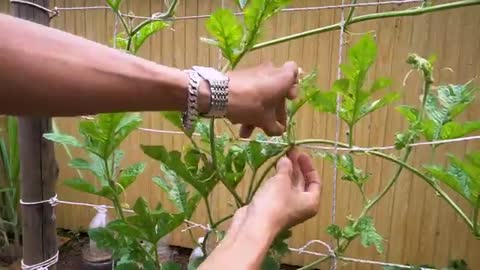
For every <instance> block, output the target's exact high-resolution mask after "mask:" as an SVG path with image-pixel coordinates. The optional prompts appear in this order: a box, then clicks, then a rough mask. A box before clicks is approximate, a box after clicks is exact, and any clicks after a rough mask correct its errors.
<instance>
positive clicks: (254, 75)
mask: <svg viewBox="0 0 480 270" xmlns="http://www.w3.org/2000/svg"><path fill="white" fill-rule="evenodd" d="M227 75H228V76H229V77H230V86H229V87H230V92H229V103H228V104H229V105H228V113H227V118H228V119H229V120H230V121H231V122H232V123H233V124H242V126H241V129H240V136H241V137H244V138H245V137H249V136H250V135H251V134H252V132H253V129H254V127H259V128H261V129H263V131H264V132H265V133H266V134H267V135H269V136H279V135H281V134H282V133H283V132H284V131H285V126H286V122H287V114H286V106H285V102H286V99H287V98H288V99H294V98H296V96H297V89H296V83H297V75H298V67H297V64H296V63H295V62H287V63H285V64H284V65H283V66H282V67H281V68H276V67H274V66H273V65H272V64H271V63H268V64H263V65H260V66H257V67H254V68H250V69H243V70H239V71H231V72H229V73H227Z"/></svg>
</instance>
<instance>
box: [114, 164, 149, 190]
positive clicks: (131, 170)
mask: <svg viewBox="0 0 480 270" xmlns="http://www.w3.org/2000/svg"><path fill="white" fill-rule="evenodd" d="M144 170H145V163H135V164H132V165H130V166H128V167H127V168H125V169H124V170H122V171H121V172H120V175H119V177H118V183H119V184H120V185H121V186H122V187H123V189H126V188H127V187H129V186H130V185H131V184H132V183H133V182H134V181H135V180H136V179H137V177H138V176H139V175H140V174H141V173H142V172H143V171H144Z"/></svg>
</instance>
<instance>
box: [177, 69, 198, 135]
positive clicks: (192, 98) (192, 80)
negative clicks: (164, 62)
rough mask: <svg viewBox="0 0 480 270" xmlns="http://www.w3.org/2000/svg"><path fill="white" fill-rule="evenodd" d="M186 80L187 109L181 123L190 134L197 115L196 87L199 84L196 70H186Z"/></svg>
mask: <svg viewBox="0 0 480 270" xmlns="http://www.w3.org/2000/svg"><path fill="white" fill-rule="evenodd" d="M186 72H187V74H188V77H189V82H188V96H187V109H186V110H185V112H184V113H183V116H182V124H183V128H184V130H185V132H186V133H187V134H192V133H193V132H194V129H195V123H196V119H197V116H198V101H197V100H198V87H199V85H200V80H201V78H200V76H199V75H198V73H197V72H196V71H193V70H186Z"/></svg>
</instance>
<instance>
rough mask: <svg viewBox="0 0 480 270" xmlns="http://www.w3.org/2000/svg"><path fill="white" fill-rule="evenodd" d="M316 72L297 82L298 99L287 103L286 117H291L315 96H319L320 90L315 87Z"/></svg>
mask: <svg viewBox="0 0 480 270" xmlns="http://www.w3.org/2000/svg"><path fill="white" fill-rule="evenodd" d="M316 84H317V71H316V70H314V71H312V72H311V73H309V74H307V75H305V76H304V77H303V78H302V79H301V80H300V82H299V84H298V85H299V87H298V97H297V98H296V99H295V100H293V101H290V100H289V101H288V108H287V109H288V117H290V118H291V117H293V116H294V115H295V114H296V113H297V112H298V110H299V109H300V108H301V107H302V106H303V105H305V104H306V103H308V102H310V101H311V100H312V99H313V98H314V97H315V96H316V95H318V94H319V92H320V89H319V88H318V87H317V85H316Z"/></svg>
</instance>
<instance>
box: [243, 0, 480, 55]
mask: <svg viewBox="0 0 480 270" xmlns="http://www.w3.org/2000/svg"><path fill="white" fill-rule="evenodd" d="M473 5H480V0H463V1H456V2H452V3H446V4H441V5H435V6H431V7H419V8H416V9H407V10H401V11H388V12H381V13H374V14H367V15H362V16H357V17H353V18H352V19H351V20H350V23H349V25H352V24H355V23H359V22H364V21H370V20H376V19H384V18H391V17H402V16H418V15H422V14H426V13H431V12H436V11H441V10H446V9H454V8H460V7H466V6H473ZM341 26H342V24H341V23H336V24H332V25H328V26H324V27H320V28H316V29H312V30H308V31H305V32H301V33H297V34H293V35H289V36H285V37H281V38H277V39H274V40H270V41H266V42H262V43H258V44H257V45H255V46H253V47H252V49H251V50H252V51H253V50H258V49H261V48H265V47H269V46H272V45H276V44H280V43H283V42H287V41H290V40H294V39H298V38H303V37H307V36H311V35H315V34H320V33H324V32H329V31H333V30H338V29H340V28H341Z"/></svg>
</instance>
